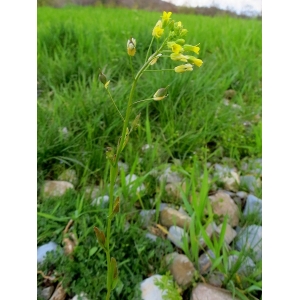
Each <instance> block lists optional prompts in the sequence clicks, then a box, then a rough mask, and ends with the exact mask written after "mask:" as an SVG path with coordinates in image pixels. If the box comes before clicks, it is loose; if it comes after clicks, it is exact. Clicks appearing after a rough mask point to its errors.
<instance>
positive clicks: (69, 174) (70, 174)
mask: <svg viewBox="0 0 300 300" xmlns="http://www.w3.org/2000/svg"><path fill="white" fill-rule="evenodd" d="M58 180H62V181H68V182H70V183H72V184H73V185H76V184H77V183H78V177H77V175H76V171H75V170H72V169H68V170H65V171H63V172H62V173H61V174H60V175H59V176H58Z"/></svg>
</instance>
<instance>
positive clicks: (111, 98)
mask: <svg viewBox="0 0 300 300" xmlns="http://www.w3.org/2000/svg"><path fill="white" fill-rule="evenodd" d="M106 90H107V92H108V95H109V97H110V100H111V101H112V103H113V104H114V106H115V108H116V109H117V111H118V113H119V115H120V116H121V118H122V120H123V122H124V118H123V116H122V114H121V113H120V111H119V109H118V107H117V105H116V103H115V101H114V99H113V97H112V95H111V93H110V91H109V89H108V88H107V89H106Z"/></svg>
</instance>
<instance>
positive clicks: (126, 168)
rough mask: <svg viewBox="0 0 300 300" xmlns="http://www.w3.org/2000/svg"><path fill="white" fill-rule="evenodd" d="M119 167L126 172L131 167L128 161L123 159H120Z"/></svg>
mask: <svg viewBox="0 0 300 300" xmlns="http://www.w3.org/2000/svg"><path fill="white" fill-rule="evenodd" d="M118 167H119V170H120V171H121V170H123V171H124V173H125V174H127V173H128V170H129V167H128V165H127V164H126V163H123V162H121V161H118Z"/></svg>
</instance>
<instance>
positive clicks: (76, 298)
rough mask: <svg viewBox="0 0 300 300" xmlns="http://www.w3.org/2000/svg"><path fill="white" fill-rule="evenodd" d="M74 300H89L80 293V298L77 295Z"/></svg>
mask: <svg viewBox="0 0 300 300" xmlns="http://www.w3.org/2000/svg"><path fill="white" fill-rule="evenodd" d="M72 300H89V299H88V298H87V295H86V294H85V293H80V294H79V296H78V295H75V296H74V297H73V298H72Z"/></svg>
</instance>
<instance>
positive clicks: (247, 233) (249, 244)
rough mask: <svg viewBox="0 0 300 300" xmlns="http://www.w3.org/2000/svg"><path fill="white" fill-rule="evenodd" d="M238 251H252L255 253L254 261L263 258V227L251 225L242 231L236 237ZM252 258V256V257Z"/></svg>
mask: <svg viewBox="0 0 300 300" xmlns="http://www.w3.org/2000/svg"><path fill="white" fill-rule="evenodd" d="M236 248H237V250H239V251H240V250H242V249H244V248H245V249H246V250H250V251H251V252H253V259H254V261H259V260H261V258H262V227H261V226H258V225H250V226H248V227H246V228H243V229H242V230H240V232H239V234H238V235H237V237H236ZM251 257H252V256H251Z"/></svg>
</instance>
